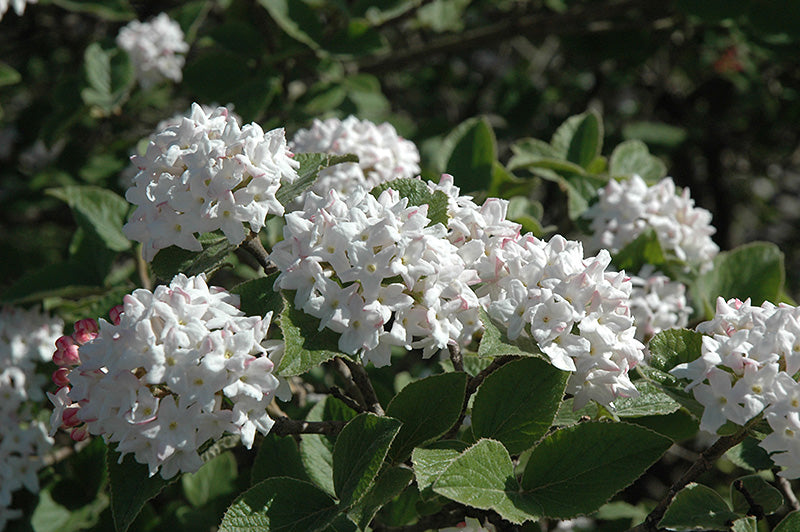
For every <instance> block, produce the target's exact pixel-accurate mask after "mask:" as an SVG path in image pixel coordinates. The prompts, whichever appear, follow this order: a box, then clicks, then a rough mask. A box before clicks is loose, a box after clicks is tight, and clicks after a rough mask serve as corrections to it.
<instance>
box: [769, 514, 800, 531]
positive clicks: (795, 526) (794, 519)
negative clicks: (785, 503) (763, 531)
mask: <svg viewBox="0 0 800 532" xmlns="http://www.w3.org/2000/svg"><path fill="white" fill-rule="evenodd" d="M797 530H800V511H798V510H795V511H794V512H791V513H789V514H788V515H787V516H786V517H784V518H783V521H781V522H780V523H778V524H777V526H776V527H775V528H773V529H772V532H796V531H797Z"/></svg>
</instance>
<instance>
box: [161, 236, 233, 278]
mask: <svg viewBox="0 0 800 532" xmlns="http://www.w3.org/2000/svg"><path fill="white" fill-rule="evenodd" d="M198 240H200V243H201V244H202V245H203V251H200V252H196V251H189V250H186V249H182V248H179V247H178V246H170V247H168V248H164V249H161V250H159V251H158V253H156V256H155V257H153V261H152V262H151V263H150V267H151V268H152V269H153V273H155V274H156V276H157V277H158V278H159V279H163V280H164V281H170V280H171V279H172V278H173V277H175V275H177V274H179V273H183V274H185V275H186V276H187V277H191V276H192V275H199V274H201V273H205V274H206V275H209V276H210V275H211V274H212V273H214V272H215V271H217V270H218V269H220V268H222V267H223V266H224V265H225V264H226V263H227V259H228V255H229V254H230V253H231V252H232V251H233V250H235V249H236V248H237V247H238V246H236V245H234V244H231V243H230V242H229V241H228V239H227V238H226V237H225V235H222V234H218V233H206V234H205V235H200V237H198Z"/></svg>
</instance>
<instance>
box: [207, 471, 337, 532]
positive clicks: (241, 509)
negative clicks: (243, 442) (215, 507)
mask: <svg viewBox="0 0 800 532" xmlns="http://www.w3.org/2000/svg"><path fill="white" fill-rule="evenodd" d="M338 513H339V511H338V509H337V508H336V501H335V500H334V499H333V498H332V497H331V496H330V495H328V494H327V493H325V492H324V491H322V490H321V489H319V488H318V487H316V486H314V485H313V484H309V483H308V482H303V481H302V480H297V479H294V478H283V477H277V478H268V479H267V480H263V481H261V482H259V483H258V484H256V485H255V486H253V487H252V488H250V489H249V490H247V491H245V492H244V493H243V494H241V495H240V496H239V497H237V498H236V500H235V501H233V504H231V506H230V507H229V508H228V510H227V511H226V512H225V515H224V516H223V518H222V523H220V525H219V532H257V531H262V532H278V531H280V532H314V531H316V530H324V529H326V528H327V527H328V526H329V525H330V524H331V523H332V522H333V521H334V519H335V517H336V515H337V514H338Z"/></svg>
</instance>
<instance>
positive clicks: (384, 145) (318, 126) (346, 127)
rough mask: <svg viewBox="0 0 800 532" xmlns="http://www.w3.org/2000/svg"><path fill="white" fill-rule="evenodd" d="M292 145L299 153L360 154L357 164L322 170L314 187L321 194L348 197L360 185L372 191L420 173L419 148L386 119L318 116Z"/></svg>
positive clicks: (340, 165)
mask: <svg viewBox="0 0 800 532" xmlns="http://www.w3.org/2000/svg"><path fill="white" fill-rule="evenodd" d="M290 147H291V149H292V151H294V152H296V153H313V152H322V153H331V154H337V155H343V154H346V153H353V154H355V155H357V156H358V163H342V164H337V165H334V166H331V167H329V168H325V169H324V170H322V171H321V172H320V173H319V178H318V179H317V181H316V183H315V184H314V187H313V189H312V190H313V191H314V192H315V193H316V194H317V195H320V196H324V195H325V194H326V192H327V191H328V190H335V191H336V192H338V193H339V195H340V196H348V195H350V194H352V193H353V192H354V191H355V189H356V188H357V187H364V188H366V189H367V190H369V189H371V188H372V187H374V186H375V185H379V184H381V183H383V182H385V181H391V180H393V179H399V178H403V177H414V176H416V175H417V174H418V173H419V152H418V151H417V147H416V146H415V145H414V143H413V142H411V141H409V140H406V139H403V138H401V137H400V136H398V135H397V131H396V130H395V129H394V127H393V126H392V125H391V124H389V123H387V122H384V123H383V124H380V125H377V124H374V123H372V122H370V121H369V120H359V119H358V118H356V117H354V116H349V117H347V118H346V119H344V120H340V119H338V118H329V119H327V120H319V119H315V120H314V122H313V124H312V126H311V127H310V128H309V129H301V130H299V131H298V132H297V133H296V134H295V136H294V138H293V139H292V142H291V145H290Z"/></svg>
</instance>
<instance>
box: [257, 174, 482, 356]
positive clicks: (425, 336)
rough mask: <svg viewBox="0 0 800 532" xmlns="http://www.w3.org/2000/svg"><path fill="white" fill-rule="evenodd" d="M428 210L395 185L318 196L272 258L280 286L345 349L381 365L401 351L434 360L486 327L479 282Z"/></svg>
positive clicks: (291, 224) (291, 218) (294, 218)
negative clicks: (396, 350) (474, 286)
mask: <svg viewBox="0 0 800 532" xmlns="http://www.w3.org/2000/svg"><path fill="white" fill-rule="evenodd" d="M427 211H428V207H427V205H425V206H420V207H418V206H413V205H409V204H408V200H407V199H405V198H401V197H400V195H399V193H398V192H396V191H395V190H393V189H387V190H385V191H384V192H382V193H381V195H380V196H379V197H378V198H377V199H376V198H375V197H373V196H372V195H371V194H369V193H367V192H366V191H365V190H364V189H358V190H357V191H356V192H355V193H353V194H351V195H349V196H346V197H340V196H339V194H338V193H337V192H335V191H329V192H328V194H327V195H326V197H324V198H323V197H320V196H317V195H316V194H314V193H309V194H308V195H307V197H306V201H305V205H304V208H303V210H302V211H296V212H293V213H289V214H287V215H286V226H285V227H284V240H282V241H281V242H279V243H277V244H276V245H275V247H274V248H273V252H272V255H271V256H270V258H271V260H272V261H273V262H274V263H275V264H276V265H277V266H278V268H279V269H280V270H281V274H280V276H279V277H278V279H277V281H276V283H275V288H276V289H278V288H283V289H287V290H296V291H297V293H296V295H295V299H294V302H295V306H296V307H297V308H300V309H303V311H305V312H306V313H308V314H310V315H312V316H315V317H317V318H319V319H320V329H322V328H323V327H327V328H329V329H331V330H333V331H335V332H337V333H340V334H341V336H340V339H339V349H340V350H342V351H343V352H345V353H349V354H354V355H355V354H358V355H362V356H363V358H364V360H365V362H366V361H372V362H373V363H374V364H375V365H376V366H385V365H387V364H389V362H390V354H391V347H392V346H403V347H404V348H406V349H412V348H421V349H422V350H423V355H424V356H426V357H430V356H432V355H433V354H435V353H437V352H438V351H439V350H440V349H443V348H446V347H447V346H448V344H459V345H466V344H468V343H469V342H470V340H471V339H472V335H473V334H474V333H475V332H476V331H477V330H478V329H479V328H480V318H479V310H478V309H479V304H478V299H477V297H476V296H475V293H474V292H473V291H472V290H471V289H470V287H469V285H470V284H473V283H475V282H477V281H478V279H477V276H476V275H475V271H474V270H472V269H469V268H467V266H466V264H465V262H464V259H463V258H462V256H461V255H460V254H459V249H458V248H457V247H456V246H454V245H453V244H452V243H450V241H449V240H448V239H447V234H446V229H445V228H444V226H443V225H441V224H435V225H431V226H429V223H430V220H429V219H428V217H427Z"/></svg>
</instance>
